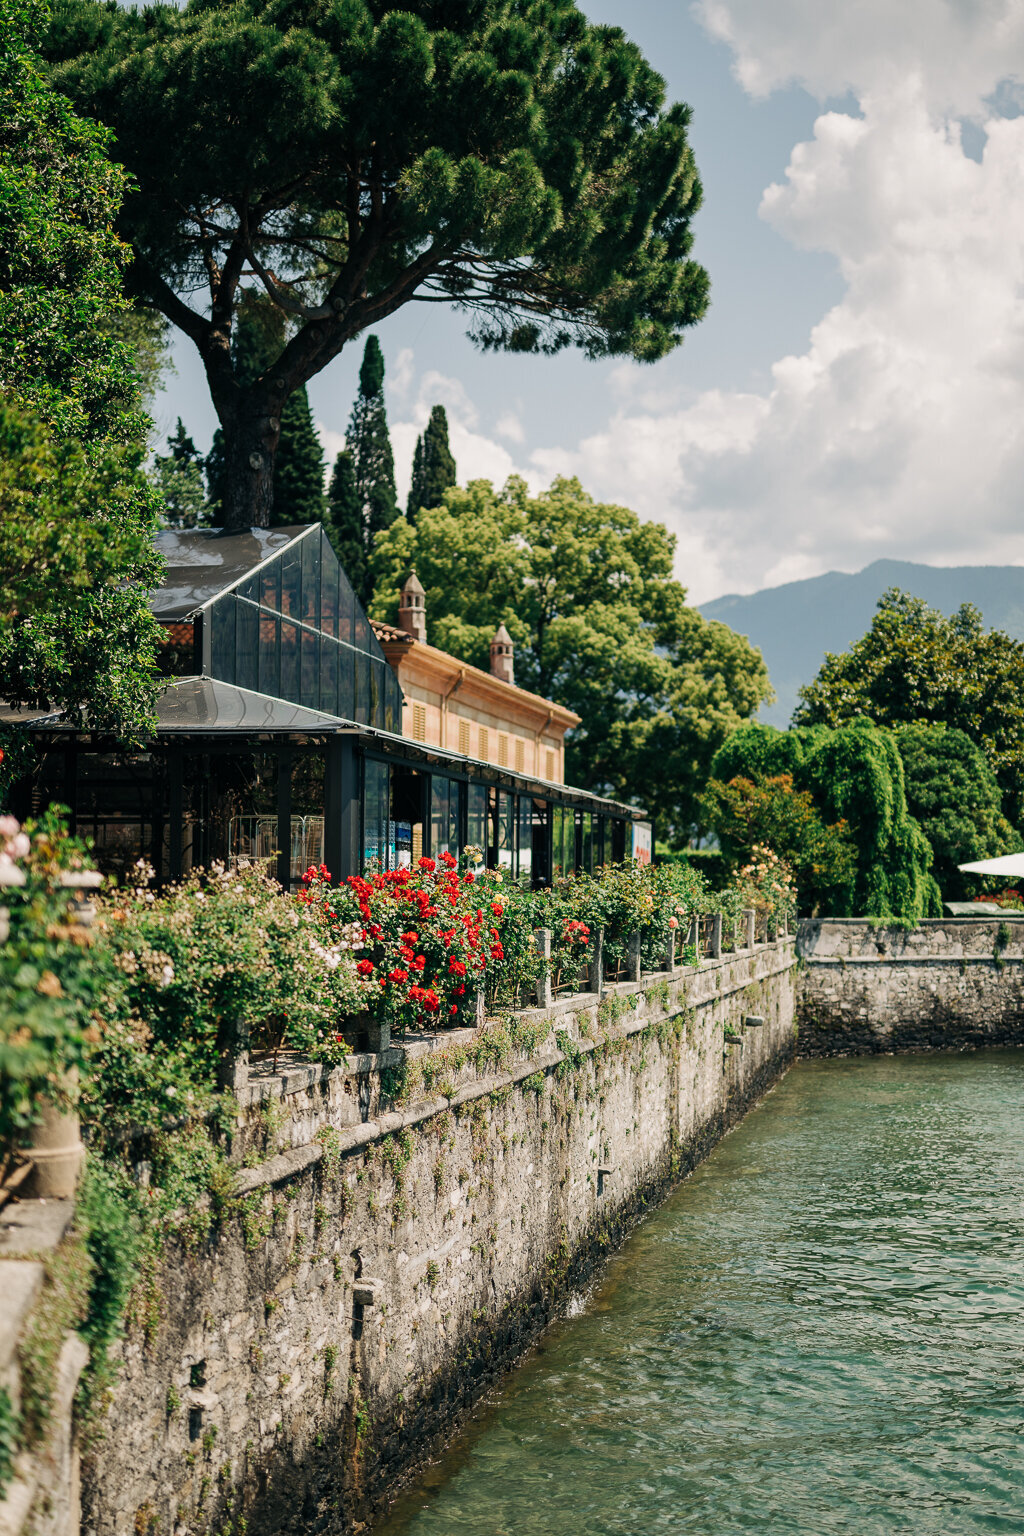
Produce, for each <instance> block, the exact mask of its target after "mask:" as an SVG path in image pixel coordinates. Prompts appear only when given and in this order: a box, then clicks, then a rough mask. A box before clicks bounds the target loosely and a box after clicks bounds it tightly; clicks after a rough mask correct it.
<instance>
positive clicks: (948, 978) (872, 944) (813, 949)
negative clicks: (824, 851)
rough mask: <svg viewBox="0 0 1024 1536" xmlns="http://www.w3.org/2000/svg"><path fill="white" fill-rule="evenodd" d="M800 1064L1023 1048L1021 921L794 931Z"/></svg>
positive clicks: (838, 925) (810, 926)
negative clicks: (814, 1059) (817, 1059)
mask: <svg viewBox="0 0 1024 1536" xmlns="http://www.w3.org/2000/svg"><path fill="white" fill-rule="evenodd" d="M797 948H798V953H799V955H800V959H801V975H800V978H799V984H798V1006H797V1021H798V1026H799V1045H798V1050H799V1053H800V1055H801V1056H858V1055H868V1054H871V1053H872V1052H878V1051H923V1050H945V1049H961V1048H965V1047H973V1046H980V1045H1006V1044H1013V1045H1017V1044H1022V1043H1024V916H1017V915H1013V914H1008V915H1007V916H1006V917H1005V918H1004V919H999V918H986V919H981V918H963V917H960V918H935V919H932V920H930V921H928V922H924V923H922V924H921V925H920V926H919V927H918V928H913V929H909V930H902V929H898V928H878V927H872V926H871V924H870V923H868V922H866V921H864V920H861V919H856V918H825V919H820V920H818V919H816V920H814V921H807V922H803V923H801V924H800V928H799V933H798V940H797Z"/></svg>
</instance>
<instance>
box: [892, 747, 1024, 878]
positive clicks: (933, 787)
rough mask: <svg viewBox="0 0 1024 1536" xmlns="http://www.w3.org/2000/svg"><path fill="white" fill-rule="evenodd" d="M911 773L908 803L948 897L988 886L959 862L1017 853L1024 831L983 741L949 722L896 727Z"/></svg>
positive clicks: (1023, 844)
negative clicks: (1013, 819)
mask: <svg viewBox="0 0 1024 1536" xmlns="http://www.w3.org/2000/svg"><path fill="white" fill-rule="evenodd" d="M896 744H897V746H898V747H899V752H900V757H901V758H902V760H903V772H904V775H905V776H906V785H907V806H908V808H909V810H910V813H911V815H912V816H913V817H914V818H915V820H916V821H917V822H919V823H920V826H921V829H922V831H923V832H924V835H925V837H927V839H928V841H929V843H930V844H931V849H932V857H933V861H934V862H933V865H932V873H933V874H934V876H935V878H936V880H937V881H938V884H939V889H940V890H941V891H942V894H943V896H944V897H945V899H946V900H947V901H957V900H963V899H965V898H966V897H968V896H973V895H976V894H977V892H978V891H980V890H981V889H983V887H984V882H983V881H982V880H979V879H978V877H977V876H973V877H972V876H970V875H964V874H961V872H960V870H959V869H958V868H957V866H958V865H959V864H967V863H972V862H974V861H975V860H976V859H994V858H998V857H999V856H1000V855H1002V854H1004V853H1017V852H1019V850H1020V849H1021V848H1022V847H1024V840H1022V839H1021V836H1020V833H1019V832H1017V831H1015V829H1014V828H1013V827H1012V826H1011V825H1010V823H1009V822H1008V821H1007V820H1006V817H1005V816H1004V815H1003V813H1002V810H1001V796H1000V793H999V785H998V782H997V781H996V776H995V774H994V773H993V772H992V769H991V767H990V765H989V763H988V761H987V760H986V758H985V755H984V753H983V752H982V750H981V748H980V747H977V746H975V744H974V742H973V741H971V739H970V737H968V736H966V735H965V734H964V732H963V731H958V730H955V729H953V728H952V727H951V726H946V725H906V726H900V727H899V728H898V729H897V731H896Z"/></svg>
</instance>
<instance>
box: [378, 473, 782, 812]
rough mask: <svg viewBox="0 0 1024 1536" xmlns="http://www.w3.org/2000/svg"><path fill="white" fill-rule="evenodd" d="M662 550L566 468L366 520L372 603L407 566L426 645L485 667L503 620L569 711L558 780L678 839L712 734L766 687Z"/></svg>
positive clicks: (748, 656)
mask: <svg viewBox="0 0 1024 1536" xmlns="http://www.w3.org/2000/svg"><path fill="white" fill-rule="evenodd" d="M674 550H675V541H674V539H673V538H672V536H671V535H670V534H669V533H668V531H667V529H666V528H664V527H663V526H662V525H661V524H659V523H642V522H641V521H640V519H639V518H638V517H637V515H636V513H635V512H631V511H629V510H628V509H627V508H625V507H617V506H607V505H603V504H601V503H599V502H595V501H594V500H593V499H592V498H591V497H590V496H588V495H587V493H586V492H585V491H584V490H583V488H582V486H581V485H580V484H579V482H578V481H576V480H556V481H555V482H554V484H553V485H552V486H551V488H550V490H548V491H545V492H544V493H543V494H542V495H540V496H536V497H533V496H531V495H530V493H529V490H528V489H527V487H526V485H525V484H524V482H523V481H522V480H518V479H512V480H510V481H509V482H508V484H507V485H506V486H505V487H504V488H503V489H502V490H500V491H496V490H495V489H494V487H493V486H491V485H490V484H489V483H488V482H487V481H486V480H477V481H474V482H472V483H471V484H470V485H468V486H466V487H465V488H464V489H462V488H457V487H453V488H451V489H450V490H448V491H447V492H446V493H445V498H444V502H443V504H442V505H441V506H440V507H434V508H426V509H424V510H423V511H421V513H420V515H419V518H418V519H417V522H416V524H415V525H412V524H410V523H409V522H408V520H407V519H405V518H400V519H398V521H396V522H395V523H394V524H393V525H392V526H391V528H389V529H388V530H387V531H386V532H385V533H383V534H381V535H380V537H379V538H378V539H377V542H376V545H375V546H374V551H373V556H372V566H373V574H374V576H375V579H376V585H375V592H374V597H373V603H372V608H371V612H372V613H373V615H374V617H376V618H379V619H384V620H387V621H393V620H394V618H395V616H396V612H397V606H398V593H399V590H400V588H401V586H402V583H403V582H404V581H405V579H406V577H407V576H408V573H409V568H410V566H413V565H414V566H415V567H416V574H417V575H418V576H419V578H420V580H421V581H422V583H423V586H424V589H425V591H426V612H427V626H428V634H429V637H430V639H431V641H432V643H433V644H435V645H439V646H441V647H443V648H444V649H445V650H448V651H451V652H453V654H454V655H456V656H460V657H462V658H463V659H464V660H466V661H468V662H471V663H473V664H474V665H476V666H480V667H483V668H487V667H488V665H489V657H490V643H491V639H492V637H493V635H494V631H495V629H496V628H497V626H498V624H500V623H504V624H505V625H506V627H507V629H508V631H509V634H510V635H511V636H512V638H513V640H514V641H515V644H516V656H515V666H516V681H517V683H519V684H520V685H521V686H523V687H525V688H530V689H532V690H533V691H534V692H536V693H539V694H542V695H543V696H544V697H545V698H550V699H555V700H557V701H558V702H559V703H560V704H564V705H567V706H568V707H569V708H570V709H573V710H575V711H576V712H577V713H578V714H579V715H581V716H582V722H583V723H582V725H581V726H580V727H579V729H578V730H576V731H574V732H573V734H572V737H571V738H570V741H569V758H568V773H569V777H570V778H571V780H572V781H573V782H575V783H578V784H581V785H583V786H584V787H586V788H589V789H594V790H601V791H604V792H606V793H609V794H614V795H617V796H619V797H620V798H628V799H632V798H633V797H634V796H639V798H640V801H641V803H642V804H644V805H645V806H646V807H647V808H648V809H649V810H650V811H651V812H652V814H653V816H654V818H655V821H656V823H657V827H658V834H659V836H661V837H663V838H664V839H666V840H674V841H677V842H679V841H682V842H685V841H686V840H687V837H688V835H689V833H690V830H691V828H692V826H693V824H694V822H695V821H696V820H697V818H698V814H699V812H698V796H699V793H700V790H701V788H702V787H703V785H704V783H705V781H706V779H707V776H708V769H709V766H710V763H711V759H712V757H713V756H714V753H715V751H716V749H717V748H718V747H719V746H720V745H721V743H722V742H723V740H724V739H725V738H726V736H728V734H729V733H730V731H732V730H734V729H735V728H736V726H737V725H739V724H741V723H742V722H743V721H744V720H747V719H749V717H750V716H751V715H752V714H753V713H754V711H755V710H756V709H757V707H758V705H759V704H760V703H761V702H762V700H764V699H766V698H768V697H770V695H771V689H770V685H769V683H768V675H767V672H766V671H765V667H764V663H763V661H762V659H761V656H760V653H759V652H757V651H755V650H754V649H753V648H752V647H751V646H750V644H749V643H748V642H747V641H746V640H745V639H743V637H742V636H740V635H736V634H734V633H733V631H732V630H729V629H727V628H726V627H725V625H723V624H714V623H709V622H708V621H706V620H705V619H702V618H701V616H700V614H699V613H698V612H697V610H696V609H694V608H689V607H687V605H686V593H685V591H684V589H683V587H682V586H680V584H679V582H677V581H676V580H675V579H674V578H673V575H672V561H673V554H674Z"/></svg>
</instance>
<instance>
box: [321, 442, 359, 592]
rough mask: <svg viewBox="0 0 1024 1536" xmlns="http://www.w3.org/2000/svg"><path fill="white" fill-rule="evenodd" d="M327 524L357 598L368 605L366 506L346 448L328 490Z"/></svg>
mask: <svg viewBox="0 0 1024 1536" xmlns="http://www.w3.org/2000/svg"><path fill="white" fill-rule="evenodd" d="M326 523H327V532H328V535H329V536H330V540H331V543H332V545H333V546H334V553H335V554H336V555H337V557H338V559H339V560H340V561H341V568H342V570H343V571H344V572H345V575H346V576H347V577H348V579H349V581H350V582H351V583H352V586H353V587H354V589H355V592H356V595H357V597H358V598H359V599H360V601H361V602H362V603H363V604H364V605H365V603H367V602H368V601H369V597H370V594H369V592H368V591H367V579H368V573H367V562H366V543H365V533H364V528H363V509H362V505H361V503H360V501H359V493H358V491H357V490H356V474H355V466H354V465H353V463H352V455H351V454H350V453H349V452H348V450H347V449H345V448H343V449H342V451H341V452H340V453H339V454H338V457H337V458H336V459H335V461H334V471H333V473H332V475H331V485H330V489H329V491H328V492H327V517H326Z"/></svg>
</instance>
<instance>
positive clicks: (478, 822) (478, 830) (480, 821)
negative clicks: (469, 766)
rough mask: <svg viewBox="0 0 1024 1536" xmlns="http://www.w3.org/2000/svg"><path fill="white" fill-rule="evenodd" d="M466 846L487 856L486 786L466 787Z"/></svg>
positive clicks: (471, 785)
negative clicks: (477, 849) (476, 849)
mask: <svg viewBox="0 0 1024 1536" xmlns="http://www.w3.org/2000/svg"><path fill="white" fill-rule="evenodd" d="M466 846H467V847H470V848H479V849H480V852H481V855H482V856H483V857H484V858H486V856H487V785H486V784H467V785H466Z"/></svg>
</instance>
